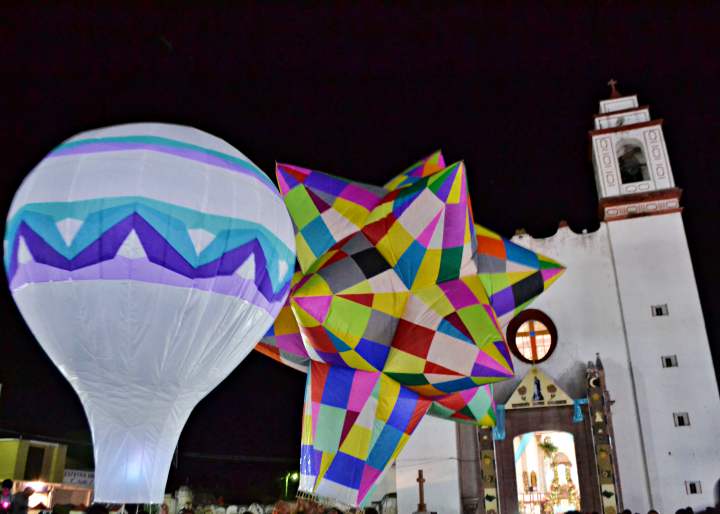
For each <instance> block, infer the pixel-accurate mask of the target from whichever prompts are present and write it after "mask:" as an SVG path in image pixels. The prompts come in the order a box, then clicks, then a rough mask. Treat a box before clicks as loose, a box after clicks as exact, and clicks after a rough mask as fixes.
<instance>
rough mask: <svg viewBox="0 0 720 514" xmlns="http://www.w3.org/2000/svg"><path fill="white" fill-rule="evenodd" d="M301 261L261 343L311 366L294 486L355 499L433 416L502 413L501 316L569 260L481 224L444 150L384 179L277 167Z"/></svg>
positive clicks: (506, 358) (488, 420) (486, 419)
mask: <svg viewBox="0 0 720 514" xmlns="http://www.w3.org/2000/svg"><path fill="white" fill-rule="evenodd" d="M277 176H278V183H279V185H280V190H281V192H282V193H283V196H284V199H285V202H286V204H287V206H288V210H289V212H290V216H291V217H292V219H293V223H294V227H295V232H296V244H297V252H298V264H299V268H300V269H299V271H298V272H297V273H296V274H295V276H294V278H293V285H292V288H291V293H290V297H289V302H288V304H287V305H286V306H285V307H284V308H283V309H282V310H281V312H280V314H279V316H278V318H277V319H276V321H275V323H274V325H273V328H272V329H271V330H270V332H269V333H268V335H267V336H266V338H264V339H263V341H262V342H261V343H260V344H259V345H258V348H257V349H258V350H259V351H261V352H263V353H265V354H267V355H269V356H271V357H273V358H275V359H277V360H279V361H281V362H283V363H285V364H287V365H289V366H292V367H294V368H297V369H309V373H308V382H307V387H306V394H305V407H304V416H303V434H302V450H301V452H302V455H301V463H300V469H301V479H300V491H301V492H302V493H306V494H310V495H313V496H316V497H325V498H331V499H333V500H336V501H339V502H341V503H344V504H348V505H356V506H357V505H361V504H362V503H363V502H364V501H365V500H366V498H367V497H368V494H369V492H370V491H371V490H372V487H373V485H374V484H375V482H376V481H377V480H378V478H379V477H380V475H381V474H382V472H383V471H384V470H385V469H386V468H387V467H388V466H389V465H390V464H391V463H392V462H393V461H394V460H395V458H397V456H398V454H399V453H400V451H401V450H402V448H403V446H404V445H405V443H406V442H407V441H408V439H409V438H410V436H411V434H412V433H413V431H414V429H415V427H416V426H417V424H418V423H419V421H420V420H421V419H422V417H423V416H424V415H425V414H430V415H435V416H439V417H442V418H448V419H452V420H454V421H459V422H469V423H478V424H482V425H492V424H494V403H493V399H492V389H491V387H490V384H491V383H492V382H496V381H498V380H504V379H507V378H509V377H511V376H512V374H513V370H512V361H511V358H510V354H509V352H508V349H507V345H506V343H505V341H504V336H503V330H502V329H503V326H502V324H503V323H505V322H507V320H508V319H510V318H511V317H512V316H514V314H515V313H517V312H519V311H520V310H522V309H523V308H524V307H526V306H527V305H528V303H529V302H530V301H531V300H532V298H534V297H535V296H537V295H538V294H540V293H541V292H542V291H543V290H544V289H545V288H546V287H548V286H549V285H550V284H551V283H552V282H553V281H554V280H555V279H556V278H557V277H558V276H559V275H560V274H561V273H562V271H563V267H562V266H561V265H560V264H558V263H557V262H555V261H553V260H552V259H548V258H546V257H543V256H540V255H537V254H535V253H534V252H531V251H529V250H526V249H524V248H522V247H520V246H518V245H515V244H513V243H511V242H510V241H507V240H504V239H502V238H500V237H499V236H497V234H494V233H492V232H490V231H488V230H486V229H484V228H482V227H479V226H476V225H475V224H474V223H473V219H472V211H471V207H470V201H469V197H468V191H467V183H466V177H465V167H464V165H463V163H456V164H453V165H451V166H447V167H446V166H445V163H444V160H443V157H442V155H441V154H440V153H439V152H438V153H435V154H433V155H432V156H430V157H428V158H427V159H424V160H422V161H420V162H418V163H417V164H415V165H413V166H411V167H410V168H409V169H408V170H406V171H405V172H403V173H402V174H400V175H399V176H398V177H396V178H395V179H393V180H392V181H390V182H389V183H388V184H387V185H386V186H385V187H384V188H379V187H376V186H370V185H367V184H361V183H356V182H351V181H348V180H344V179H341V178H338V177H334V176H332V175H328V174H325V173H321V172H317V171H313V170H308V169H305V168H300V167H297V166H290V165H284V164H279V165H278V166H277Z"/></svg>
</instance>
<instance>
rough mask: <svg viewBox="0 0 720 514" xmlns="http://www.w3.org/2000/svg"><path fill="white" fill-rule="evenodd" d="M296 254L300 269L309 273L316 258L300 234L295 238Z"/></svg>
mask: <svg viewBox="0 0 720 514" xmlns="http://www.w3.org/2000/svg"><path fill="white" fill-rule="evenodd" d="M295 252H296V253H297V259H298V262H299V263H300V268H302V270H303V271H305V272H307V271H308V270H309V269H310V266H312V265H313V263H314V262H315V259H316V257H315V254H314V253H313V252H312V250H311V249H310V247H309V246H308V244H307V243H306V242H305V238H304V237H303V236H302V234H300V232H298V233H297V235H296V236H295Z"/></svg>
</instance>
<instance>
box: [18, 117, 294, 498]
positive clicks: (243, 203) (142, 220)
mask: <svg viewBox="0 0 720 514" xmlns="http://www.w3.org/2000/svg"><path fill="white" fill-rule="evenodd" d="M294 241H295V236H294V233H293V227H292V222H291V221H290V218H289V216H288V213H287V210H286V208H285V206H284V204H283V201H282V199H281V198H280V196H279V195H278V193H277V191H276V189H275V186H274V185H273V184H272V182H271V181H270V180H269V179H268V177H267V176H266V175H265V174H264V173H263V172H262V171H260V170H259V169H258V168H257V167H256V166H255V165H253V164H252V163H251V162H250V161H249V160H248V159H247V158H246V157H245V156H244V155H243V154H242V153H240V152H238V151H237V150H236V149H235V148H233V147H232V146H230V145H229V144H227V143H226V142H224V141H222V140H221V139H218V138H216V137H214V136H212V135H210V134H207V133H205V132H202V131H200V130H196V129H193V128H190V127H183V126H176V125H165V124H156V123H141V124H130V125H120V126H114V127H108V128H103V129H98V130H93V131H89V132H85V133H82V134H79V135H77V136H75V137H73V138H71V139H69V140H67V141H65V142H64V143H63V144H61V145H60V146H59V147H57V148H56V149H55V150H53V151H52V152H51V153H50V154H49V155H48V156H47V157H46V158H45V159H44V160H43V161H42V162H41V163H40V164H39V165H38V166H37V167H36V168H35V169H34V170H33V171H32V172H31V173H30V175H29V176H28V177H27V178H26V179H25V181H24V182H23V184H22V185H21V186H20V189H19V190H18V192H17V194H16V195H15V198H14V200H13V203H12V206H11V208H10V212H9V214H8V221H7V229H6V234H5V256H4V262H5V269H6V271H7V275H8V281H9V283H10V289H11V291H12V294H13V297H14V298H15V301H16V303H17V305H18V307H19V309H20V311H21V313H22V315H23V316H24V318H25V320H26V321H27V323H28V325H29V326H30V328H31V330H32V332H33V334H34V335H35V337H36V338H37V339H38V341H39V342H40V344H41V345H42V347H43V348H44V350H45V351H46V352H47V354H48V355H49V356H50V358H51V359H52V360H53V362H54V363H55V364H56V365H57V366H58V368H59V369H60V370H61V371H62V373H63V374H64V375H65V377H66V378H67V379H68V381H69V382H70V383H71V384H72V386H73V388H74V389H75V391H77V393H78V395H79V396H80V399H81V400H82V403H83V406H84V408H85V413H86V414H87V418H88V421H89V423H90V427H91V430H92V436H93V442H94V452H95V466H96V469H95V499H96V500H97V501H101V502H116V503H121V502H127V503H146V502H155V503H156V502H160V501H162V498H163V493H164V492H165V485H166V481H167V475H168V470H169V467H170V461H171V458H172V454H173V451H174V449H175V446H176V443H177V441H178V438H179V435H180V432H181V430H182V427H183V426H184V424H185V422H186V420H187V418H188V416H189V415H190V412H191V411H192V409H193V408H194V406H195V405H196V404H197V403H198V402H199V401H200V399H202V398H203V397H204V396H205V395H206V394H207V393H208V392H210V391H211V390H212V389H213V388H214V387H215V386H217V385H218V384H219V383H220V382H221V381H222V380H223V379H224V378H225V377H226V376H227V375H228V374H229V373H230V372H231V371H232V370H233V369H234V368H235V367H236V366H237V365H238V364H239V363H240V362H241V361H242V360H243V358H244V357H245V356H246V355H247V353H248V352H249V351H250V350H251V349H252V348H253V346H254V345H255V343H256V342H257V341H258V340H259V339H260V338H261V337H262V336H263V335H264V334H265V332H266V331H267V329H268V328H269V327H270V325H271V323H272V322H273V320H274V318H275V317H276V315H277V313H278V311H279V310H280V308H281V306H282V305H283V303H284V301H285V298H286V296H287V292H288V288H289V282H290V278H291V275H292V272H293V267H294V261H295V243H294Z"/></svg>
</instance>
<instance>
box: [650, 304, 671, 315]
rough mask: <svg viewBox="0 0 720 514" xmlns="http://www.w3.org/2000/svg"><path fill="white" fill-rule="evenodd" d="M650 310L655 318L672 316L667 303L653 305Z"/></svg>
mask: <svg viewBox="0 0 720 514" xmlns="http://www.w3.org/2000/svg"><path fill="white" fill-rule="evenodd" d="M650 309H651V311H652V315H653V316H668V315H669V314H670V311H669V310H668V306H667V304H666V303H663V304H662V305H653V306H652V307H651V308H650Z"/></svg>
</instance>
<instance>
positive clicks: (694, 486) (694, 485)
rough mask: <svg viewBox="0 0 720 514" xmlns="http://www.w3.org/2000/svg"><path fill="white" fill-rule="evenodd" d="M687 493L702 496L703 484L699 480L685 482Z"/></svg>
mask: <svg viewBox="0 0 720 514" xmlns="http://www.w3.org/2000/svg"><path fill="white" fill-rule="evenodd" d="M685 492H686V493H687V494H702V484H701V483H700V481H699V480H696V481H692V482H685Z"/></svg>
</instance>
